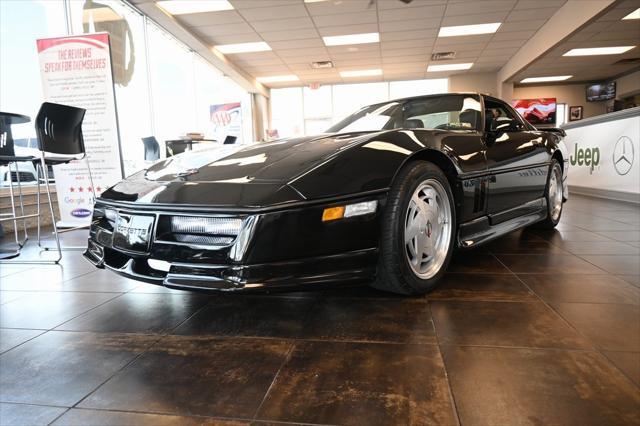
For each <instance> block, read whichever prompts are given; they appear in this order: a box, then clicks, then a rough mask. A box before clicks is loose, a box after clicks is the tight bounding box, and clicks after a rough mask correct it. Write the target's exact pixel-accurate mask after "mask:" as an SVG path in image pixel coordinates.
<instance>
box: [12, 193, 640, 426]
mask: <svg viewBox="0 0 640 426" xmlns="http://www.w3.org/2000/svg"><path fill="white" fill-rule="evenodd" d="M25 256H26V255H25ZM0 272H1V273H0V288H1V293H0V302H1V303H2V305H1V306H0V327H2V328H1V330H0V353H1V355H0V401H1V404H0V406H1V407H0V424H25V425H36V424H48V423H51V422H53V423H54V424H77V425H89V424H97V425H108V424H148V425H196V424H207V425H213V424H215V425H218V424H221V425H232V424H233V425H235V424H239V425H242V424H249V423H252V424H274V423H277V422H291V423H309V424H352V425H391V424H402V425H404V424H416V425H426V424H456V423H461V424H463V425H511V424H531V425H551V424H554V425H570V424H575V425H622V424H626V425H629V424H638V423H640V388H639V386H640V208H639V207H638V206H634V205H630V204H624V203H617V202H611V201H603V200H596V199H590V198H586V197H580V196H575V195H574V196H572V199H571V200H570V201H569V203H568V204H567V205H566V206H565V212H564V216H563V219H562V222H561V225H560V226H559V228H558V230H557V231H552V232H541V231H535V230H529V231H525V232H517V233H514V234H512V235H509V236H507V237H504V238H501V239H500V240H498V241H495V242H494V243H492V244H490V245H489V246H487V247H484V248H480V249H477V250H476V251H473V252H466V253H459V254H458V255H456V256H455V259H454V262H453V264H452V265H451V267H450V273H449V274H448V275H447V276H446V278H445V279H444V280H443V282H442V284H441V285H440V287H439V288H438V289H437V290H436V291H434V292H432V293H431V294H429V295H428V296H427V297H421V298H403V297H395V296H393V295H389V294H385V293H381V292H376V291H373V290H369V289H367V288H366V287H361V288H344V287H342V288H341V287H339V286H336V287H335V288H331V289H325V290H323V291H312V292H296V293H279V294H272V295H252V296H249V295H230V296H216V295H211V296H209V295H202V294H193V293H188V292H179V291H169V290H166V289H163V288H161V287H156V286H153V285H147V284H141V283H137V282H134V281H130V280H127V279H124V278H120V277H118V276H116V275H114V274H112V273H110V272H106V271H101V270H94V269H93V267H92V266H91V265H89V264H88V263H87V262H86V261H84V260H83V259H81V256H80V254H79V253H78V252H67V253H66V254H65V259H64V261H63V265H62V266H30V267H24V266H23V267H18V266H7V265H1V266H0Z"/></svg>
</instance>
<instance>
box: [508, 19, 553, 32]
mask: <svg viewBox="0 0 640 426" xmlns="http://www.w3.org/2000/svg"><path fill="white" fill-rule="evenodd" d="M546 22H547V21H546V19H534V20H531V21H518V22H505V23H504V24H502V25H501V26H500V29H499V30H498V33H501V32H502V33H507V32H520V31H527V30H536V31H537V30H539V29H540V27H542V26H543V25H544V24H545V23H546Z"/></svg>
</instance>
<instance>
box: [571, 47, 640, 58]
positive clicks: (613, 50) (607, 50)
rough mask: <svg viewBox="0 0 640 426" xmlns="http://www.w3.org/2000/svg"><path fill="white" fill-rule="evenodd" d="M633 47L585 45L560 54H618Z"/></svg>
mask: <svg viewBox="0 0 640 426" xmlns="http://www.w3.org/2000/svg"><path fill="white" fill-rule="evenodd" d="M634 47H635V46H612V47H587V48H584V49H571V50H569V51H568V52H566V53H565V54H564V55H562V56H595V55H619V54H621V53H624V52H628V51H629V50H631V49H633V48H634Z"/></svg>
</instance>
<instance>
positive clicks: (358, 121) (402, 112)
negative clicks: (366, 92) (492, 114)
mask: <svg viewBox="0 0 640 426" xmlns="http://www.w3.org/2000/svg"><path fill="white" fill-rule="evenodd" d="M480 111H481V106H480V99H479V97H478V96H477V95H439V96H430V97H425V98H416V99H410V100H407V101H405V102H401V101H398V102H388V103H384V104H376V105H371V106H367V107H364V108H361V109H360V110H358V111H356V112H355V113H353V114H351V115H350V116H348V117H347V118H345V119H344V120H342V121H340V122H339V123H337V124H335V125H333V126H332V127H331V128H329V129H328V130H327V133H337V132H358V131H379V130H389V129H443V130H477V129H479V126H480V120H481V112H480Z"/></svg>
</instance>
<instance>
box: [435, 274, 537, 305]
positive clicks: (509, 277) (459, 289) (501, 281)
mask: <svg viewBox="0 0 640 426" xmlns="http://www.w3.org/2000/svg"><path fill="white" fill-rule="evenodd" d="M427 297H428V299H429V300H443V299H457V300H504V301H535V300H537V297H536V296H535V294H533V293H532V292H531V290H529V289H528V288H527V287H526V286H525V285H524V284H522V282H521V281H520V280H519V279H518V278H517V277H516V276H515V275H513V274H478V275H469V274H456V273H450V274H445V276H444V277H443V278H442V280H440V282H439V283H438V284H437V286H436V288H435V289H434V290H433V291H432V292H431V293H429V294H428V296H427Z"/></svg>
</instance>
